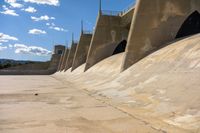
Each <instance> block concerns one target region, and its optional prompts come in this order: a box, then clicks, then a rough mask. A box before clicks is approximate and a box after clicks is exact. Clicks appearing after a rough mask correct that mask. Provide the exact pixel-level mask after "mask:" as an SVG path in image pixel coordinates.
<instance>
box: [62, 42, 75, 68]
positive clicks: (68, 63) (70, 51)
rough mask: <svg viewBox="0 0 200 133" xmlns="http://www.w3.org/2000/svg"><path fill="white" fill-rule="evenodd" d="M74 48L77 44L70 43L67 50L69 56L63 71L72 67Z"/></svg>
mask: <svg viewBox="0 0 200 133" xmlns="http://www.w3.org/2000/svg"><path fill="white" fill-rule="evenodd" d="M76 47H77V43H75V42H72V45H71V48H70V50H69V54H68V56H67V61H66V65H65V69H64V71H67V70H68V69H69V68H71V67H72V64H73V60H74V55H75V52H76Z"/></svg>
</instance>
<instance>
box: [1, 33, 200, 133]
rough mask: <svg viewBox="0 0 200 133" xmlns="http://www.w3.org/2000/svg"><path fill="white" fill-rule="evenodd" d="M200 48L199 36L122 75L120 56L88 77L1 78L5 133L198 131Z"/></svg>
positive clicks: (77, 71) (74, 74)
mask: <svg viewBox="0 0 200 133" xmlns="http://www.w3.org/2000/svg"><path fill="white" fill-rule="evenodd" d="M199 49H200V34H197V35H194V36H191V37H188V38H186V39H182V40H179V41H175V42H172V43H170V44H169V45H168V46H166V47H164V48H162V49H160V50H158V51H156V52H154V53H152V54H151V55H149V56H147V57H146V58H144V59H142V60H141V61H139V62H138V63H136V64H134V65H133V66H131V67H130V68H129V69H128V70H126V71H124V72H123V73H120V66H121V63H122V60H123V58H124V54H123V53H122V54H118V55H114V56H112V57H109V58H107V59H105V60H103V61H101V62H99V63H98V64H96V65H94V66H93V67H92V68H91V69H89V70H88V71H87V72H85V73H83V71H84V67H85V64H83V65H82V66H80V67H78V68H77V69H75V70H74V71H73V72H71V71H70V70H68V71H66V72H65V73H64V72H59V73H56V74H54V75H52V76H35V77H34V76H31V77H28V76H27V77H26V76H25V77H23V76H22V77H16V76H11V77H6V76H5V77H0V81H1V83H0V86H1V89H0V99H1V101H0V132H2V133H10V132H11V133H18V132H20V133H21V132H22V133H23V132H26V133H27V132H28V133H29V132H30V133H31V132H36V131H37V132H39V133H40V132H41V133H42V132H50V133H51V132H52V133H54V132H56V133H62V132H70V133H71V132H72V133H73V132H74V133H80V132H81V133H90V132H91V133H102V132H103V133H104V132H105V133H126V132H127V133H137V132H138V133H148V132H150V133H154V132H162V133H168V132H169V133H199V132H200V126H199V125H200V123H199V120H200V112H199V110H200V102H199V101H200V96H199V94H200V87H199V86H200V82H199V79H200V76H199V75H200V65H199V63H200V60H199V59H200V51H199ZM8 82H9V84H8ZM36 93H38V96H35V94H36Z"/></svg>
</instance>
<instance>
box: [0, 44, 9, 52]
mask: <svg viewBox="0 0 200 133" xmlns="http://www.w3.org/2000/svg"><path fill="white" fill-rule="evenodd" d="M7 48H8V47H7V46H1V45H0V51H3V50H5V49H7Z"/></svg>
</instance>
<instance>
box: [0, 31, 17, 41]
mask: <svg viewBox="0 0 200 133" xmlns="http://www.w3.org/2000/svg"><path fill="white" fill-rule="evenodd" d="M8 41H18V38H16V37H13V36H10V35H7V34H4V33H0V43H2V42H8Z"/></svg>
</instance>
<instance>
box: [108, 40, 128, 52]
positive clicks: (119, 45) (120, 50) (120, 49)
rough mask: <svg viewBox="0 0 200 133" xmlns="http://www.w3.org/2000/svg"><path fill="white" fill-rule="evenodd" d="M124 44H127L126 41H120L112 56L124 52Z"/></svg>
mask: <svg viewBox="0 0 200 133" xmlns="http://www.w3.org/2000/svg"><path fill="white" fill-rule="evenodd" d="M126 44H127V41H126V40H123V41H121V42H120V43H119V44H118V45H117V47H116V48H115V50H114V52H113V54H112V55H115V54H119V53H122V52H124V51H125V49H126Z"/></svg>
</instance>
